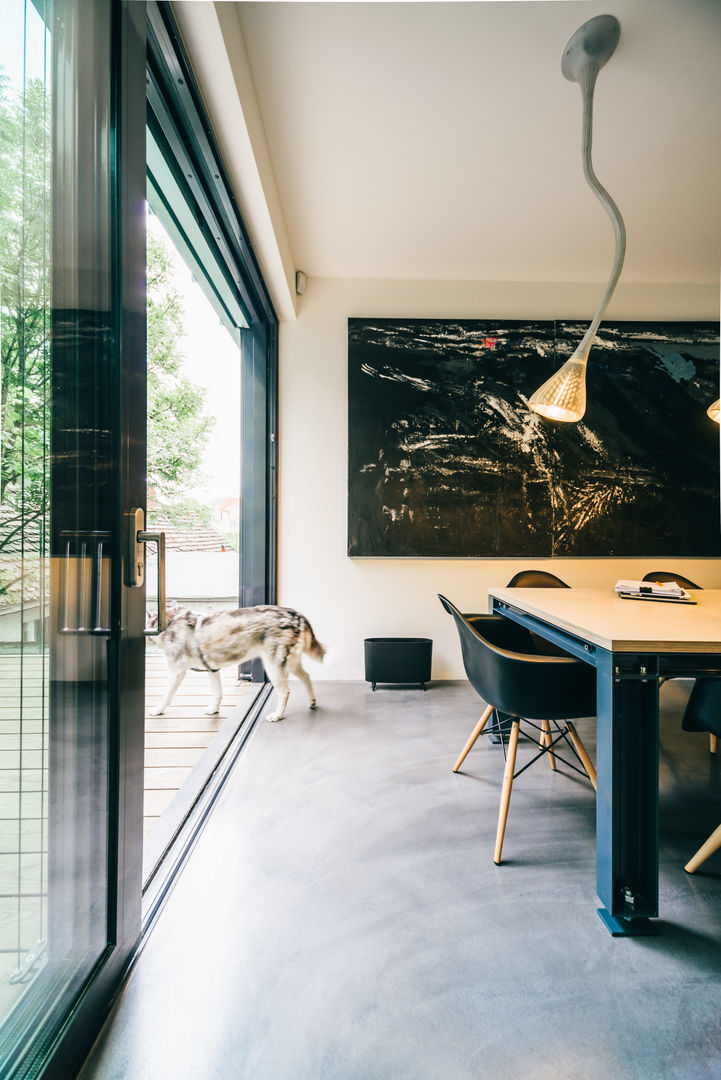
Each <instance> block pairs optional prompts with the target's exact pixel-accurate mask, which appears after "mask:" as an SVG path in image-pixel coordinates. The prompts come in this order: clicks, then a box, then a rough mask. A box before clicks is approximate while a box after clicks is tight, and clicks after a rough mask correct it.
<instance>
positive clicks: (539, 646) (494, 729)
mask: <svg viewBox="0 0 721 1080" xmlns="http://www.w3.org/2000/svg"><path fill="white" fill-rule="evenodd" d="M506 588H508V589H569V588H570V585H567V584H566V582H565V581H561V579H560V577H556V575H555V574H551V573H549V572H548V571H547V570H519V571H518V573H517V574H514V575H513V577H512V578H511V580H510V581H509V582H508V585H507V586H506ZM464 617H465V618H466V619H473V618H477V616H474V615H465V616H464ZM529 633H530V635H531V638H532V640H533V644H534V645H535V647H536V652H539V653H543V654H544V655H545V656H568V653H567V652H565V650H563V649H559V648H558V646H557V645H554V644H553V643H552V642H550V641H546V640H545V638H542V637H540V636H539V635H538V634H534V633H533V631H532V630H529ZM491 712H493V710H492V709H491V710H490V711H489V710H488V709H487V710H486V712H484V713H483V715H482V716H481V718H480V720H479V721H478V723H477V724H476V726H475V727H474V729H473V731H472V732H471V734H470V735H469V736H468V740H467V742H466V745H465V746H464V747H463V749H462V750H461V753H460V757H459V758H458V761H457V762H456V763H455V765H454V766H453V771H454V772H458V770H459V769H460V767H461V765H462V764H463V762H464V761H465V760H466V758H467V756H468V753H469V751H470V750H471V748H472V747H473V744H474V743H475V741H476V739H477V738H478V736H479V735H480V734H481V732H482V731H483V729H484V728H485V726H486V722H487V720H488V718H489V716H490V714H491ZM508 721H509V718H508V717H503V718H502V717H500V716H498V714H497V713H496V723H495V724H493V725H492V726H491V727H490V728H489V729H487V734H489V735H490V736H491V742H497V743H500V742H502V741H503V739H504V738H507V736H508V732H509V722H508ZM550 741H551V740H550V733H549V732H547V731H546V730H545V728H544V730H543V731H542V732H541V739H540V743H539V745H540V746H545V745H546V744H547V743H548V742H550ZM548 761H549V764H550V766H551V768H552V769H553V770H554V771H555V769H556V758H555V755H554V753H553V751H551V752H550V753H549V755H548Z"/></svg>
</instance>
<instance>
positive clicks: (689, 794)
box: [81, 683, 721, 1080]
mask: <svg viewBox="0 0 721 1080" xmlns="http://www.w3.org/2000/svg"><path fill="white" fill-rule="evenodd" d="M317 689H318V691H319V692H318V698H319V703H320V707H319V709H318V711H317V712H316V713H309V712H308V711H307V710H306V708H305V706H304V702H303V699H302V693H301V692H300V691H299V690H296V691H295V692H294V693H293V694H292V696H291V705H290V709H289V712H288V715H287V719H286V720H285V721H284V722H282V723H279V724H272V725H271V724H266V723H263V722H261V723H260V724H259V725H258V727H257V728H256V731H255V732H254V734H253V736H252V737H251V740H250V742H249V744H248V745H247V747H246V749H245V750H244V752H243V754H242V755H241V758H240V760H239V762H238V764H237V766H236V769H235V772H234V774H233V776H232V777H231V779H230V782H229V783H228V785H227V787H226V789H225V791H224V793H223V795H222V796H221V799H220V802H219V804H218V806H217V808H216V810H215V812H214V814H213V816H212V817H211V819H210V821H209V823H208V825H207V826H206V828H205V830H204V832H203V834H202V836H201V838H200V840H199V842H198V845H197V847H196V849H195V851H194V852H193V854H192V856H191V858H190V861H189V863H188V865H187V867H186V869H185V870H184V872H183V874H182V876H181V878H180V879H179V881H178V883H177V885H176V887H175V889H174V891H173V893H172V894H171V896H170V899H169V901H168V904H167V906H166V908H165V910H164V911H163V913H162V915H161V917H160V920H159V922H158V924H157V926H156V927H155V929H154V931H153V932H152V934H151V936H150V939H149V941H148V943H147V945H146V948H145V950H144V952H143V953H142V955H141V957H140V959H139V961H138V963H137V966H136V967H135V969H134V971H133V973H132V975H131V977H130V979H129V981H128V984H127V986H126V988H125V990H124V992H123V993H122V995H121V997H120V999H119V1001H118V1003H117V1005H116V1007H115V1009H114V1011H113V1013H112V1015H111V1017H110V1019H109V1021H108V1023H107V1024H106V1027H105V1029H104V1031H103V1033H102V1034H101V1037H100V1039H99V1040H98V1043H97V1044H96V1047H95V1049H94V1051H93V1053H92V1055H91V1057H90V1059H89V1060H88V1062H87V1064H86V1066H85V1069H84V1070H83V1072H82V1074H81V1076H82V1080H120V1078H123V1080H151V1078H152V1080H171V1078H172V1080H185V1078H188V1080H190V1078H191V1077H193V1078H195V1077H198V1078H202V1080H221V1078H222V1080H227V1078H229V1077H230V1078H232V1080H234V1078H236V1077H237V1078H243V1080H396V1078H397V1080H478V1078H483V1080H485V1078H489V1080H506V1078H508V1080H516V1078H519V1080H520V1078H523V1080H658V1078H663V1080H681V1078H684V1080H686V1078H688V1080H711V1078H714V1080H717V1078H718V1077H719V1076H721V1038H720V1037H719V1008H718V1006H719V985H720V983H719V976H720V975H721V949H720V948H719V946H720V945H721V920H720V918H719V916H720V915H721V853H719V854H717V855H716V856H714V857H713V858H712V859H711V860H710V861H709V862H708V863H707V864H706V867H705V868H704V872H698V873H697V874H696V875H695V876H694V877H689V876H688V875H686V874H685V873H684V871H683V869H682V866H683V863H684V862H685V861H686V859H687V858H688V857H689V855H690V854H691V853H692V852H693V851H694V850H695V848H696V847H697V846H698V845H699V844H700V842H701V841H702V840H703V839H704V838H705V836H706V835H707V834H708V833H709V832H710V831H711V830H712V828H714V827H715V826H716V825H717V824H718V822H719V820H721V804H720V801H719V798H718V794H719V783H718V780H719V761H718V760H716V759H713V758H710V756H709V753H708V740H707V738H705V737H704V736H702V735H688V734H684V733H683V732H681V730H680V722H679V716H680V712H681V710H682V708H683V704H684V699H685V693H686V692H687V688H686V687H684V686H683V684H680V683H668V684H666V686H664V688H663V689H662V692H661V694H662V699H663V703H664V708H663V721H662V730H663V736H662V748H661V785H662V818H661V836H662V842H661V900H660V902H661V915H662V920H663V926H662V929H663V933H662V935H661V936H660V937H657V938H646V939H643V938H635V939H615V938H612V937H611V936H610V935H609V934H608V933H607V931H606V930H605V928H604V927H603V926H602V924H601V922H600V920H599V918H598V916H597V914H596V911H595V908H596V899H595V895H594V797H593V793H592V790H591V789H590V786H589V785H588V783H587V782H584V781H583V780H581V779H580V778H578V777H575V776H574V777H569V776H564V775H561V773H560V772H559V773H557V774H555V775H554V774H552V773H551V771H550V769H548V768H547V766H546V763H545V761H541V762H539V763H537V764H536V765H535V766H534V767H533V768H532V769H530V770H529V771H528V772H527V773H524V775H523V776H522V777H521V778H520V779H519V780H518V782H517V788H516V790H515V791H514V795H513V799H512V803H511V811H510V817H509V823H508V830H507V833H506V845H505V849H504V856H505V858H506V860H507V861H506V862H505V864H504V865H503V866H501V867H496V866H494V864H493V861H492V846H493V837H494V833H495V825H496V816H497V807H498V796H499V790H500V782H501V773H502V753H501V749H500V747H499V746H497V745H496V746H493V745H491V744H490V743H489V742H488V741H487V740H485V739H484V740H481V743H480V744H479V748H477V749H475V750H474V751H473V752H472V753H471V755H470V756H469V758H468V759H467V761H466V766H467V769H466V771H465V773H464V774H458V775H453V774H452V773H451V764H452V762H453V761H454V760H455V757H456V755H457V753H458V751H459V750H460V747H461V746H462V745H463V743H464V741H465V739H466V736H467V734H468V733H469V731H470V729H471V727H472V726H473V724H474V722H475V720H476V718H477V716H478V714H479V704H478V699H477V698H475V696H474V694H473V692H472V691H471V690H470V689H469V688H468V686H467V685H465V684H454V683H442V684H436V685H435V686H432V687H431V688H430V689H429V691H428V692H427V693H425V694H424V693H422V692H421V691H418V690H405V689H403V690H400V689H379V690H378V691H377V692H376V693H375V694H372V693H371V692H370V690H369V688H368V687H367V685H365V684H361V683H321V684H319V686H318V688H317ZM579 732H580V733H581V735H582V737H583V738H584V740H585V741H586V744H587V746H588V748H589V750H590V751H591V752H592V755H593V722H592V721H588V720H587V721H581V722H580V723H579ZM529 753H530V745H529V744H528V743H525V744H521V747H519V757H520V759H521V761H522V760H523V759H525V758H527V756H528V755H529ZM719 756H720V757H721V755H719Z"/></svg>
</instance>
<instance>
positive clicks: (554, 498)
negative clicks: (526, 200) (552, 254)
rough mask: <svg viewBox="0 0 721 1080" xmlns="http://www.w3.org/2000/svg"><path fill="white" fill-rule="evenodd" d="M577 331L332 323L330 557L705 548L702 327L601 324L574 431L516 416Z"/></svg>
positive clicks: (710, 515) (714, 472)
mask: <svg viewBox="0 0 721 1080" xmlns="http://www.w3.org/2000/svg"><path fill="white" fill-rule="evenodd" d="M585 329H586V324H584V323H575V322H565V321H564V322H561V321H550V322H540V321H539V322H529V321H520V320H519V321H513V322H509V321H503V322H492V321H490V320H483V321H480V320H445V319H404V320H395V319H350V320H349V322H348V401H349V432H348V434H349V475H348V554H349V555H351V556H376V557H377V556H385V557H388V556H396V557H434V556H443V557H446V558H458V557H472V556H476V557H490V556H496V557H506V558H507V557H532V556H538V557H541V556H553V555H555V556H602V555H618V556H631V555H648V556H659V557H661V556H669V557H672V556H677V557H681V556H694V555H696V556H718V555H721V533H720V531H719V426H718V424H715V423H713V421H711V420H710V419H709V417H708V416H707V415H706V409H707V407H708V406H709V405H710V404H711V402H712V401H714V400H715V399H716V398H717V397H718V396H719V345H718V342H719V337H718V326H717V324H715V323H604V324H602V326H601V329H600V330H599V332H598V335H597V339H596V342H595V344H594V346H593V348H592V350H591V356H590V360H589V366H588V383H587V399H588V405H587V410H586V414H585V416H584V417H583V419H582V421H580V422H579V423H577V424H562V423H558V422H553V421H549V420H546V419H545V418H543V417H541V416H538V415H537V414H536V413H533V412H531V411H529V409H528V404H527V403H528V398H529V397H530V396H531V394H532V393H533V391H534V390H535V389H536V388H537V387H539V386H540V385H541V383H543V382H544V381H545V380H546V379H547V378H548V377H549V376H550V375H551V374H552V373H553V372H554V371H555V370H556V368H557V367H559V366H560V364H561V363H563V361H564V360H566V359H567V358H568V357H569V356H570V355H571V353H572V352H573V350H574V348H575V347H576V345H577V344H578V342H579V341H580V339H581V338H582V337H583V334H584V332H585Z"/></svg>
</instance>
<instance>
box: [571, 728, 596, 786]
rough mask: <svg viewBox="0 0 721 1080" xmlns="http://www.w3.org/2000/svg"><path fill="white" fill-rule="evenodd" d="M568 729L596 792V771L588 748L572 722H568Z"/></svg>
mask: <svg viewBox="0 0 721 1080" xmlns="http://www.w3.org/2000/svg"><path fill="white" fill-rule="evenodd" d="M566 727H567V728H568V734H569V735H570V737H571V742H572V743H573V745H574V747H575V750H576V753H577V754H578V756H579V757H580V759H581V761H582V763H583V767H584V769H585V770H586V772H587V773H588V779H589V780H590V781H591V783H592V784H593V790H594V791H596V769H595V768H594V764H593V762H592V761H591V758H590V757H589V755H588V750H587V749H586V747H585V746H584V745H583V743H582V742H581V739H580V738H579V735H578V732H577V731H576V729H575V727H574V726H573V724H572V723H571V721H570V720H567V721H566Z"/></svg>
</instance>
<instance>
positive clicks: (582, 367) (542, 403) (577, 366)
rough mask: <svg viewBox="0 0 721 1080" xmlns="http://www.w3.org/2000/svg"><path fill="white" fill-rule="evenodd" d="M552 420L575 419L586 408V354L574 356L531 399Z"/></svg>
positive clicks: (534, 408) (569, 421)
mask: <svg viewBox="0 0 721 1080" xmlns="http://www.w3.org/2000/svg"><path fill="white" fill-rule="evenodd" d="M528 404H529V406H530V407H531V408H532V409H533V411H534V412H537V413H540V414H541V416H546V417H548V419H549V420H564V421H566V422H567V423H574V422H575V421H577V420H580V419H581V417H582V416H583V414H584V413H585V411H586V358H585V357H579V356H572V357H571V359H570V360H567V361H566V363H565V364H564V365H563V367H561V368H559V369H558V371H557V372H556V373H555V374H554V375H552V376H551V378H550V379H548V381H547V382H545V383H544V384H543V386H540V387H539V388H538V390H536V392H535V394H533V396H532V397H531V398H529V401H528Z"/></svg>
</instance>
